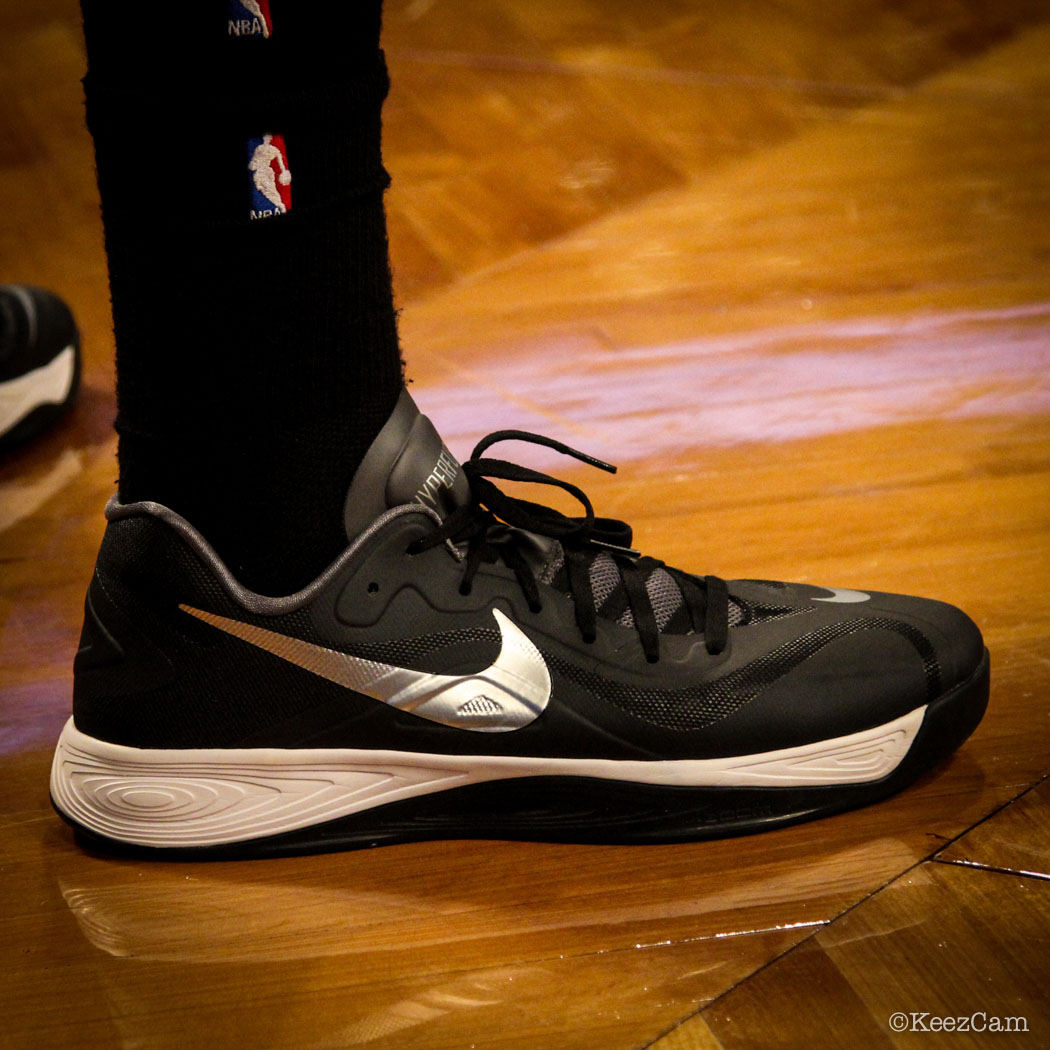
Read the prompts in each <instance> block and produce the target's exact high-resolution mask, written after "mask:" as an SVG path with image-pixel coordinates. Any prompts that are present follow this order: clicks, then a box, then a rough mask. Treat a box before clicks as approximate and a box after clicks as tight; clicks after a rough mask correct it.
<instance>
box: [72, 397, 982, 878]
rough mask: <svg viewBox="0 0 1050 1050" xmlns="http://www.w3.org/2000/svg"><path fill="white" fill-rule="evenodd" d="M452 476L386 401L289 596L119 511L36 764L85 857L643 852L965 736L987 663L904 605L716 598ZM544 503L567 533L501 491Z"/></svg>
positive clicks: (872, 794) (190, 531)
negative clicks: (411, 846)
mask: <svg viewBox="0 0 1050 1050" xmlns="http://www.w3.org/2000/svg"><path fill="white" fill-rule="evenodd" d="M508 439H524V440H531V441H538V442H540V443H542V444H546V445H548V446H550V447H553V448H556V449H557V450H559V451H561V452H564V453H566V454H569V455H573V456H575V457H576V458H579V459H585V460H587V461H588V462H591V463H592V464H593V465H596V466H602V467H605V466H606V465H605V464H601V463H599V462H598V461H594V460H590V459H589V457H585V456H582V454H580V453H575V452H573V451H572V450H570V449H567V448H566V447H565V446H562V445H560V444H559V443H557V442H553V441H550V440H549V439H546V438H538V437H535V436H533V435H522V434H520V433H518V432H512V431H507V432H501V433H500V434H496V435H492V436H490V437H489V438H487V439H486V440H485V441H483V442H482V443H481V444H480V445H479V446H478V448H477V449H476V450H475V453H474V456H473V458H472V459H470V460H469V461H468V462H467V463H465V464H464V465H463V466H462V467H461V466H460V465H459V464H458V463H457V462H456V461H455V459H454V458H453V457H452V456H451V454H450V453H449V452H448V450H447V449H446V448H445V447H444V446H443V444H442V442H441V439H440V438H439V437H438V435H437V433H436V431H435V430H434V428H433V426H432V425H431V424H430V422H429V420H428V419H427V418H426V417H425V416H422V415H420V414H419V412H418V410H417V409H416V407H415V405H414V404H413V402H412V400H411V399H410V398H409V396H408V395H407V393H406V394H403V395H402V398H401V400H400V401H399V403H398V405H397V408H396V409H395V411H394V413H393V415H392V416H391V418H390V420H389V422H388V423H387V425H386V427H385V428H384V430H383V431H382V433H381V434H380V435H379V437H378V438H377V439H376V442H375V444H374V445H373V446H372V449H371V451H370V452H369V454H368V456H367V457H366V459H365V461H364V462H363V464H362V466H361V467H360V469H359V470H358V472H357V475H356V477H355V479H354V483H353V485H352V487H351V489H350V492H349V494H348V496H347V501H346V527H347V535H348V543H349V546H348V549H347V550H346V552H345V553H344V554H343V555H342V556H341V557H340V558H339V559H338V560H337V561H336V562H335V563H334V564H332V565H331V566H330V567H329V568H328V569H327V570H326V571H325V572H324V573H323V574H322V575H321V576H320V577H318V579H316V580H315V581H314V582H313V583H312V584H310V585H309V586H308V587H306V588H305V589H303V590H302V591H300V592H299V593H297V594H293V595H289V596H286V597H268V596H264V595H259V594H255V593H252V592H250V591H248V590H246V589H245V588H244V587H242V586H241V585H240V584H239V583H238V581H237V580H236V579H235V578H234V577H233V576H232V575H231V573H230V572H229V570H228V569H227V568H226V567H225V566H224V565H223V564H222V562H221V561H220V560H219V558H218V557H217V556H216V554H215V553H214V551H213V550H212V549H211V547H210V546H209V545H208V542H207V540H206V539H205V538H204V537H203V536H201V535H200V534H199V533H198V532H197V531H196V530H195V529H194V527H193V525H192V524H191V523H189V522H187V521H185V520H183V519H182V518H180V517H179V516H178V515H177V514H175V513H174V512H172V511H171V510H169V509H167V508H165V507H162V506H159V505H156V504H151V503H140V504H135V505H129V506H121V505H120V504H118V503H115V502H114V503H111V505H110V507H109V508H108V518H109V524H108V527H107V530H106V534H105V538H104V540H103V543H102V549H101V551H100V553H99V557H98V564H97V569H96V573H95V576H94V579H93V580H92V582H91V585H90V588H89V590H88V595H87V602H86V611H85V622H84V630H83V636H82V640H81V647H80V651H79V652H78V654H77V657H76V663H75V689H74V707H73V717H72V718H71V719H70V720H69V722H68V724H67V725H66V727H65V729H64V731H63V733H62V735H61V739H60V740H59V743H58V748H57V751H56V754H55V759H54V764H53V769H52V777H51V792H52V798H53V800H54V803H55V806H56V807H57V809H58V811H59V812H60V813H61V814H62V816H64V817H65V818H66V819H67V820H68V821H69V822H70V823H71V824H73V826H74V827H75V828H76V829H78V831H79V832H80V834H81V835H82V836H83V837H85V838H87V839H88V840H90V841H91V842H93V843H95V844H100V845H103V846H108V847H120V848H125V849H126V848H132V849H135V850H139V851H145V852H147V853H151V854H155V855H157V856H186V857H198V858H202V859H204V858H209V857H233V856H264V855H275V854H281V853H286V852H305V851H319V850H332V849H343V848H349V847H354V846H366V845H374V844H378V843H389V842H404V841H411V840H418V839H430V838H457V837H460V838H461V837H469V838H505V839H535V840H548V841H551V840H556V841H572V842H604V843H651V842H671V841H680V840H688V839H698V838H704V837H711V836H721V835H731V834H740V833H744V832H752V831H759V830H762V829H766V828H773V827H778V826H781V825H785V824H790V823H793V822H796V821H800V820H806V819H809V818H812V817H817V816H821V815H826V814H830V813H835V812H838V811H841V810H844V809H848V808H850V807H854V806H859V805H864V804H866V803H869V802H873V801H875V800H877V799H881V798H884V797H885V796H887V795H889V794H891V793H892V792H894V791H897V790H898V789H900V788H902V787H904V786H905V785H906V784H908V783H909V782H910V781H912V780H913V779H914V778H915V777H916V776H917V775H918V774H920V773H922V772H923V771H925V770H927V769H929V768H930V767H931V766H932V765H934V764H935V763H936V762H938V761H939V760H940V759H942V758H943V757H944V756H946V755H947V754H949V753H950V752H951V751H952V750H954V749H955V748H956V747H958V746H959V744H961V743H962V742H963V741H964V740H965V739H966V737H967V736H968V735H969V734H970V733H971V732H972V731H973V729H974V727H975V726H976V725H977V723H978V722H979V720H980V718H981V715H982V714H983V712H984V708H985V704H986V701H987V696H988V654H987V651H986V650H985V648H984V644H983V642H982V639H981V635H980V632H979V631H978V629H977V628H976V626H975V625H974V624H973V623H972V622H971V621H970V620H969V619H968V618H967V617H966V616H965V615H964V614H963V613H961V612H960V611H959V610H957V609H955V608H953V607H952V606H949V605H945V604H942V603H940V602H936V601H930V600H926V599H921V598H909V597H903V596H900V595H892V594H881V593H876V592H860V591H855V590H845V589H842V588H824V587H814V586H807V585H801V584H784V583H774V582H769V581H762V580H737V581H733V582H730V583H728V584H727V583H726V582H724V581H723V580H721V579H718V578H716V577H713V576H706V577H697V576H693V575H690V574H688V573H685V572H681V571H679V570H675V569H671V568H668V567H667V566H665V565H663V564H662V563H661V562H659V561H656V560H654V559H652V558H648V557H642V556H641V555H639V554H638V553H637V552H635V551H632V550H631V549H630V547H631V533H630V529H629V528H628V527H627V526H626V525H625V524H623V523H622V522H616V521H610V520H606V519H596V518H595V517H594V516H593V513H592V510H591V506H590V503H589V501H588V500H587V497H586V496H585V495H584V493H583V492H582V491H580V490H579V489H578V488H576V487H574V486H572V485H569V484H567V483H565V482H561V481H557V480H556V479H554V478H551V477H549V476H547V475H544V474H538V473H537V472H535V471H532V470H529V469H527V468H524V467H520V466H515V465H514V464H511V463H508V462H505V461H503V460H499V459H493V458H489V457H487V456H486V455H485V453H486V451H487V449H488V447H489V446H490V445H491V444H493V443H495V441H497V440H508ZM500 479H504V480H511V481H531V482H537V483H541V484H554V485H558V486H559V487H561V488H563V489H565V490H567V491H569V492H571V493H572V494H574V495H575V496H576V497H577V498H578V499H579V500H580V502H581V504H582V507H583V511H584V513H583V516H582V517H579V518H570V517H565V516H563V515H561V514H558V513H557V512H555V511H552V510H550V509H547V508H545V507H542V506H539V505H537V504H535V503H530V502H526V501H523V500H520V499H514V498H511V497H509V496H508V495H506V494H505V493H504V492H503V491H501V489H500V488H499V487H498V486H497V485H496V484H495V481H496V480H500Z"/></svg>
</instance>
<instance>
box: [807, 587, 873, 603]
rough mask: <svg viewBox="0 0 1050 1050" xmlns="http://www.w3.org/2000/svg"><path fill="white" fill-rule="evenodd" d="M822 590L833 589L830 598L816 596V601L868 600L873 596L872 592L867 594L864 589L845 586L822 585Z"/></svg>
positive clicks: (849, 601) (850, 601) (843, 601)
mask: <svg viewBox="0 0 1050 1050" xmlns="http://www.w3.org/2000/svg"><path fill="white" fill-rule="evenodd" d="M821 590H825V591H831V595H832V596H831V597H830V598H814V599H813V601H815V602H842V603H844V604H848V603H852V602H866V601H868V600H869V599H870V598H871V595H870V594H865V593H864V592H863V591H850V590H847V589H846V588H845V587H822V588H821Z"/></svg>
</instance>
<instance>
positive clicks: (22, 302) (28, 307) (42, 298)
mask: <svg viewBox="0 0 1050 1050" xmlns="http://www.w3.org/2000/svg"><path fill="white" fill-rule="evenodd" d="M79 386H80V336H79V334H78V332H77V327H76V325H75V324H74V322H73V315H72V313H70V310H69V307H68V306H66V304H65V303H64V302H63V301H62V300H61V299H59V297H58V296H57V295H55V294H54V293H52V292H48V291H45V290H44V289H43V288H33V287H31V286H30V285H24V284H0V454H2V453H4V452H7V451H9V450H10V449H13V448H15V447H16V446H18V445H22V444H24V443H25V442H26V441H29V440H30V439H31V438H34V437H36V435H37V434H39V433H40V432H41V431H42V430H46V429H47V427H49V426H50V425H51V424H52V423H53V422H55V420H57V419H58V417H59V416H61V415H62V414H63V413H64V412H65V411H66V409H68V408H69V406H70V405H71V404H72V403H73V401H74V399H75V398H76V396H77V390H78V388H79Z"/></svg>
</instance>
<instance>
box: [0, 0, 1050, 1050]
mask: <svg viewBox="0 0 1050 1050" xmlns="http://www.w3.org/2000/svg"><path fill="white" fill-rule="evenodd" d="M385 46H386V48H387V50H388V56H389V61H390V66H391V71H392V76H393V81H394V91H393V94H392V96H391V98H390V101H389V103H388V107H387V111H386V134H387V139H386V141H387V151H386V152H387V163H388V167H389V168H390V169H391V171H392V173H393V176H394V188H393V189H392V191H391V193H390V195H389V198H388V205H389V211H390V220H391V240H392V246H393V253H394V262H395V269H396V284H397V291H398V296H399V300H400V304H401V306H402V307H403V315H402V335H403V342H404V344H405V348H406V355H407V358H408V361H409V372H410V376H411V378H412V379H413V381H414V387H413V389H414V393H415V394H416V395H417V397H418V400H419V401H420V402H421V404H422V405H423V406H424V408H425V410H427V411H429V412H430V413H431V414H432V415H433V416H434V418H435V419H436V420H437V422H438V424H439V426H440V428H441V429H442V430H443V432H444V433H445V434H446V437H447V438H448V440H449V442H450V444H451V445H452V447H453V449H454V450H455V451H457V452H459V453H460V454H462V455H466V454H468V453H469V450H470V447H471V444H472V442H473V441H474V440H476V439H477V438H478V437H480V436H481V435H483V434H484V433H486V432H488V431H489V430H492V429H495V428H496V427H498V426H505V425H515V426H520V427H524V428H527V429H536V430H540V431H543V432H547V433H550V434H552V435H554V436H557V437H561V438H563V439H565V440H568V441H570V442H571V443H572V444H574V445H577V446H578V447H583V448H585V449H587V450H589V451H592V452H594V453H596V454H598V455H600V456H603V457H605V458H609V459H612V460H613V461H614V462H618V463H619V464H620V466H621V473H620V474H618V475H617V476H616V477H615V478H609V477H607V476H605V475H601V474H599V473H597V472H594V471H578V470H575V469H570V470H565V471H564V473H565V476H568V477H571V478H572V479H573V480H575V481H577V482H578V483H580V484H582V485H583V486H584V487H585V488H586V489H587V490H588V492H590V494H591V495H592V497H593V498H594V499H595V502H596V504H597V505H598V507H599V509H600V512H603V513H606V514H610V515H619V516H623V517H626V518H628V519H629V520H631V521H632V522H633V523H634V524H635V526H636V534H637V535H638V536H639V540H640V542H641V544H642V545H643V546H644V547H645V549H646V550H648V551H651V552H653V553H656V554H659V555H660V556H663V557H665V558H666V559H667V560H668V561H670V562H672V563H677V564H680V565H682V566H684V567H687V568H691V569H695V570H698V571H705V572H716V573H718V574H720V575H723V576H728V577H733V576H758V577H772V578H794V579H803V580H808V581H812V582H823V583H832V584H838V585H843V586H850V587H852V586H855V587H862V588H863V587H871V588H877V589H886V590H903V591H910V592H913V593H925V594H929V595H934V596H938V597H941V598H944V599H947V600H949V601H952V602H955V603H957V604H959V605H961V606H963V607H964V608H966V609H967V610H968V611H969V612H971V614H972V615H973V616H974V617H975V618H976V619H977V620H978V622H979V623H980V625H981V627H982V628H983V630H984V631H985V634H986V639H987V641H988V644H989V646H990V648H991V650H992V655H993V691H992V701H991V705H990V708H989V712H988V715H987V717H986V719H985V721H984V723H983V724H982V725H981V727H980V729H979V730H978V731H977V733H976V734H975V736H974V737H973V738H972V739H971V741H970V742H969V743H967V744H966V745H965V747H964V748H963V749H962V750H961V751H960V752H959V753H958V754H957V755H956V756H955V757H953V758H952V759H951V760H950V761H949V762H948V763H946V764H945V765H944V766H943V767H941V768H940V769H938V770H937V771H935V772H934V773H932V774H930V775H928V776H926V777H925V778H924V779H923V780H922V781H920V782H919V783H918V784H916V785H915V786H914V787H913V788H911V789H910V790H908V791H907V792H905V793H904V794H903V795H901V796H899V797H897V798H895V799H892V800H890V801H888V802H886V803H884V804H882V805H880V806H877V807H874V808H871V809H868V810H864V811H860V812H855V813H850V814H845V815H842V816H839V817H835V818H833V819H830V820H825V821H822V822H819V823H814V824H810V825H805V826H801V827H797V828H792V829H787V830H783V831H778V832H774V833H770V834H767V835H763V836H758V837H753V838H744V839H737V840H732V841H724V842H711V843H699V844H695V845H686V846H673V847H671V846H668V847H658V848H644V849H643V848H637V849H627V848H609V847H573V846H564V845H525V844H515V843H502V842H476V843H471V842H463V843H430V844H419V845H411V846H400V847H393V848H386V849H380V850H375V851H371V852H361V853H349V854H343V855H334V856H326V857H313V858H300V859H292V860H281V861H273V862H257V863H230V864H218V865H175V864H156V865H148V864H142V863H135V862H131V861H126V860H112V859H107V858H104V857H98V856H90V855H87V854H85V853H83V852H81V851H80V850H78V849H77V848H76V846H75V845H74V844H73V842H72V840H71V837H70V834H69V832H68V830H67V829H66V827H65V826H64V825H63V824H61V823H60V822H59V821H58V820H57V818H55V817H54V816H53V814H52V813H51V811H50V809H49V806H48V801H47V787H46V785H47V773H48V767H49V762H50V756H51V748H52V746H53V742H54V739H55V737H56V736H57V733H58V730H59V728H60V726H61V724H62V723H63V721H64V720H65V718H66V717H67V714H68V707H69V690H70V671H69V668H70V662H71V656H72V653H73V650H74V649H75V647H76V640H77V634H78V631H79V618H80V603H81V601H82V596H83V590H84V586H85V584H86V581H87V579H88V577H89V574H90V571H91V565H92V561H93V558H94V554H95V547H96V545H97V542H98V539H99V537H100V535H101V531H102V517H101V510H102V507H103V504H104V502H105V500H106V498H107V497H108V495H109V493H110V492H111V490H112V487H113V482H114V477H115V473H116V468H115V462H114V450H115V442H114V440H113V438H112V436H111V430H110V426H111V419H112V415H113V394H112V378H113V377H112V372H113V365H112V343H111V337H110V335H109V320H108V316H107V315H108V300H107V292H106V278H105V261H104V257H103V254H102V248H101V230H100V226H99V222H98V216H97V199H96V197H95V190H94V183H93V172H92V166H91V152H90V142H89V140H88V139H87V136H86V133H85V132H84V131H83V128H82V121H81V110H80V100H79V99H80V97H79V86H78V83H77V81H78V78H79V77H80V76H81V75H82V72H83V55H82V47H81V42H80V39H79V35H78V28H77V16H76V10H75V6H74V5H73V4H72V3H70V2H69V0H46V2H41V3H35V4H33V5H26V4H20V3H16V2H15V0H0V89H2V90H0V199H2V201H3V204H4V210H3V214H2V216H0V280H20V281H31V282H36V283H40V284H44V285H48V286H51V287H53V288H55V289H57V290H58V291H60V292H61V293H63V294H64V295H65V296H66V297H67V298H68V299H69V300H70V302H71V303H72V305H73V306H74V308H75V311H76V313H77V316H78V318H79V319H80V322H81V324H82V327H83V330H84V335H85V345H86V354H87V361H86V373H85V379H86V388H85V391H84V397H83V400H82V403H81V405H80V407H79V409H78V411H77V413H76V414H75V415H74V416H73V417H72V418H71V419H69V420H68V422H66V423H65V424H64V425H63V426H62V427H61V428H60V429H59V430H57V431H56V432H54V433H53V434H51V435H50V436H48V437H47V438H46V439H44V440H41V441H40V442H38V443H37V444H36V445H34V446H33V447H31V448H29V449H27V450H25V451H24V452H22V453H20V454H18V455H17V456H13V457H9V458H8V459H7V460H6V461H4V462H2V463H0V565H2V569H0V572H2V582H0V615H2V621H0V761H2V763H3V767H2V768H3V783H4V787H5V790H4V793H3V798H2V800H0V922H2V927H0V928H2V931H3V938H2V943H0V984H2V988H3V992H2V994H0V1002H2V1004H3V1006H2V1009H0V1045H3V1046H5V1047H7V1046H11V1047H17V1048H33V1050H41V1048H51V1047H76V1048H83V1050H87V1048H103V1047H137V1048H138V1047H143V1048H165V1047H172V1048H174V1047H179V1048H191V1047H208V1048H225V1047H231V1048H233V1047H238V1048H240V1047H248V1048H274V1050H278V1048H281V1050H283V1048H289V1050H306V1048H334V1047H349V1046H368V1047H376V1048H385V1047H397V1048H411V1047H425V1048H449V1050H453V1048H455V1050H461V1048H466V1047H470V1046H476V1047H479V1048H481V1047H486V1048H487V1047H506V1048H519V1047H520V1048H525V1047H528V1048H530V1050H532V1048H549V1050H561V1048H581V1050H582V1048H588V1050H590V1048H599V1050H620V1048H623V1050H627V1048H640V1047H656V1048H659V1050H696V1048H701V1047H702V1048H708V1047H724V1048H726V1050H735V1048H741V1050H744V1048H747V1050H752V1048H765V1047H792V1048H793V1047H808V1046H814V1047H829V1048H830V1047H840V1046H843V1045H863V1046H871V1047H931V1046H995V1047H1000V1046H1024V1047H1032V1048H1043V1047H1048V1046H1050V996H1048V995H1047V991H1046V989H1047V987H1048V984H1047V981H1048V978H1050V964H1048V962H1047V960H1048V959H1050V831H1048V828H1050V781H1047V779H1046V777H1047V774H1048V772H1050V757H1048V756H1050V705H1048V700H1047V697H1048V685H1050V601H1048V599H1047V595H1048V593H1050V540H1048V537H1050V529H1048V524H1050V521H1048V519H1050V65H1048V63H1047V61H1046V56H1047V55H1048V54H1050V4H1048V3H1047V2H1035V0H1030V2H1029V0H1001V2H998V3H996V4H994V5H992V4H987V3H983V2H980V0H971V2H962V0H939V2H934V0H900V2H896V3H893V4H890V3H881V4H880V3H877V2H874V0H873V2H864V0H851V2H849V3H846V4H841V5H832V6H831V7H830V8H829V9H828V10H827V12H826V13H820V12H819V11H818V10H817V8H816V6H815V5H812V4H809V3H804V2H803V0H787V2H782V3H776V4H774V3H772V2H769V0H754V2H751V3H745V4H732V5H698V4H691V3H685V2H681V0H654V2H652V3H647V4H644V5H643V4H638V3H628V2H627V0H602V2H601V3H598V2H595V0H591V2H587V0H557V2H555V0H494V2H492V3H487V4H470V3H467V2H466V0H445V2H443V3H437V2H435V0H389V3H388V8H387V15H386V29H385ZM175 308H177V296H175V297H173V309H175ZM537 462H541V463H543V464H544V465H545V466H550V467H554V468H558V469H563V468H561V467H560V465H559V464H557V463H556V462H555V461H552V460H538V461H537ZM592 475H593V476H592ZM900 1011H903V1012H905V1013H911V1012H913V1011H917V1012H927V1013H929V1014H930V1015H931V1016H944V1017H953V1018H954V1017H961V1016H967V1017H969V1016H970V1015H974V1014H978V1015H981V1014H983V1015H984V1017H985V1018H986V1024H987V1023H989V1022H990V1021H991V1019H993V1018H997V1017H1024V1018H1026V1020H1027V1027H1028V1032H1027V1033H1020V1034H1012V1035H1004V1034H998V1033H992V1032H987V1033H983V1034H981V1033H978V1034H969V1035H962V1034H958V1033H954V1034H951V1035H949V1034H941V1035H938V1034H935V1033H932V1032H930V1033H923V1032H914V1033H912V1032H904V1033H895V1032H894V1031H893V1030H892V1029H891V1027H890V1021H889V1019H890V1017H891V1015H892V1014H894V1013H896V1012H900ZM927 1023H928V1019H927ZM979 1023H980V1017H978V1024H979Z"/></svg>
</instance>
